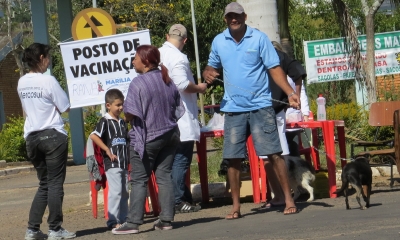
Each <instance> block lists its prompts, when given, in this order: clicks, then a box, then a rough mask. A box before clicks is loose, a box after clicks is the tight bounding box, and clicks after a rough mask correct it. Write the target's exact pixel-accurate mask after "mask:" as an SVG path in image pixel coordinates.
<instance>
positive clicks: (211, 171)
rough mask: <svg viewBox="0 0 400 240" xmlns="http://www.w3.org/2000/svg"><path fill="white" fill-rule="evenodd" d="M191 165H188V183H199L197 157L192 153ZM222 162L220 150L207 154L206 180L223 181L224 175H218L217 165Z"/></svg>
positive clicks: (211, 181) (212, 181)
mask: <svg viewBox="0 0 400 240" xmlns="http://www.w3.org/2000/svg"><path fill="white" fill-rule="evenodd" d="M193 156H194V157H193V160H192V165H191V166H190V183H200V175H199V167H198V165H197V157H196V156H195V155H193ZM221 162H222V151H221V150H217V151H216V152H213V153H208V154H207V173H208V182H209V183H214V182H225V176H218V170H219V166H220V164H221Z"/></svg>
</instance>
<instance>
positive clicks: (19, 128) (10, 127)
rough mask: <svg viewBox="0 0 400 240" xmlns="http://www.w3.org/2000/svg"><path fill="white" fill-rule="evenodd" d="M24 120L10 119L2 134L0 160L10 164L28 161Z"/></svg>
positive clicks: (21, 118) (0, 134)
mask: <svg viewBox="0 0 400 240" xmlns="http://www.w3.org/2000/svg"><path fill="white" fill-rule="evenodd" d="M24 122H25V120H24V118H23V117H14V116H12V117H9V118H8V122H7V123H5V124H4V125H3V129H2V131H1V132H0V139H1V145H0V159H1V160H6V161H8V162H14V161H21V160H26V157H27V155H26V143H25V139H24Z"/></svg>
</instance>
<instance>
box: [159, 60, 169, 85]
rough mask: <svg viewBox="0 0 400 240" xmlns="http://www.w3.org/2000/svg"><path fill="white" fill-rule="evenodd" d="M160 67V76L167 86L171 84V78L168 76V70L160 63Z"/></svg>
mask: <svg viewBox="0 0 400 240" xmlns="http://www.w3.org/2000/svg"><path fill="white" fill-rule="evenodd" d="M160 67H161V76H162V79H163V81H164V82H165V83H166V84H168V83H170V82H171V78H170V77H169V76H168V69H167V68H166V67H165V66H164V64H162V63H160Z"/></svg>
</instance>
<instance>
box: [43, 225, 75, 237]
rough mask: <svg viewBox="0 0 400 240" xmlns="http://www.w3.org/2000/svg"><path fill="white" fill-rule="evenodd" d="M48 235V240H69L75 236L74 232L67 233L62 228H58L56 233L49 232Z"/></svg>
mask: <svg viewBox="0 0 400 240" xmlns="http://www.w3.org/2000/svg"><path fill="white" fill-rule="evenodd" d="M48 235H49V238H48V240H60V239H71V238H75V237H76V234H75V233H74V232H68V231H67V230H65V229H64V228H60V230H58V231H54V230H49V234H48Z"/></svg>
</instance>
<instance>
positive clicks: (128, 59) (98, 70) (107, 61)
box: [60, 30, 151, 108]
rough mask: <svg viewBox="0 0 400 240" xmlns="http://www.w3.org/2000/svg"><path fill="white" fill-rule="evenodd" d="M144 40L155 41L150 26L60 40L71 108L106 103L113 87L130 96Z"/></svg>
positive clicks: (145, 42) (145, 41)
mask: <svg viewBox="0 0 400 240" xmlns="http://www.w3.org/2000/svg"><path fill="white" fill-rule="evenodd" d="M144 44H151V42H150V33H149V30H144V31H138V32H130V33H124V34H117V35H112V36H107V37H101V38H92V39H87V40H81V41H73V42H66V43H60V47H61V54H62V58H63V61H64V68H65V74H66V77H67V84H68V92H69V99H70V102H71V108H77V107H84V106H91V105H97V104H103V103H104V95H105V93H106V92H107V90H109V89H112V88H118V89H119V90H121V91H122V93H123V94H124V96H126V93H127V91H128V87H129V84H130V82H131V80H132V79H133V78H135V77H136V76H137V73H136V72H135V69H134V68H133V65H132V60H133V58H134V56H135V52H136V48H137V47H138V46H139V45H144Z"/></svg>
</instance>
